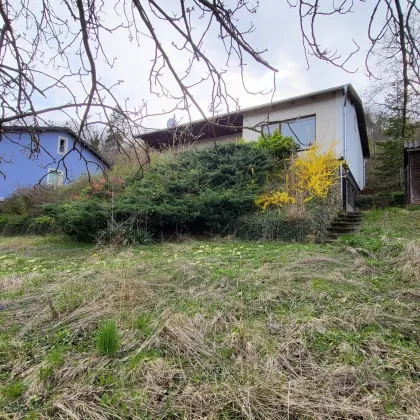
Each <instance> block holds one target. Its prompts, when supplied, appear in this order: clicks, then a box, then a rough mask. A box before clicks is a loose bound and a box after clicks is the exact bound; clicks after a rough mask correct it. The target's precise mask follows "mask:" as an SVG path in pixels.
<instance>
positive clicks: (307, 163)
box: [255, 144, 342, 210]
mask: <svg viewBox="0 0 420 420" xmlns="http://www.w3.org/2000/svg"><path fill="white" fill-rule="evenodd" d="M334 146H335V144H334V145H332V146H331V147H330V148H329V149H328V150H327V151H326V152H325V153H322V152H321V151H320V147H319V146H318V145H317V144H315V145H314V146H312V147H311V148H309V149H308V150H307V151H306V152H305V153H303V154H301V155H299V156H298V157H297V158H295V159H294V160H292V162H291V165H290V170H289V172H288V174H287V175H286V178H285V186H284V189H277V190H274V191H270V192H268V193H265V194H263V195H262V196H260V197H259V198H258V199H257V200H256V201H255V203H256V204H257V205H258V206H260V207H261V208H262V209H263V210H266V209H267V208H269V207H282V206H284V205H287V204H296V203H297V202H307V201H310V200H312V199H314V198H326V197H327V195H328V191H329V190H330V188H331V187H332V186H334V185H335V184H336V183H337V181H338V179H339V173H338V169H339V168H340V165H341V163H342V162H340V161H339V160H338V159H337V157H336V155H335V153H334Z"/></svg>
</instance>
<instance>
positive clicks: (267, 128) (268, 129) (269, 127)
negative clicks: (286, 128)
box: [262, 123, 279, 136]
mask: <svg viewBox="0 0 420 420" xmlns="http://www.w3.org/2000/svg"><path fill="white" fill-rule="evenodd" d="M278 129H279V123H277V124H266V125H263V127H262V133H263V135H264V136H271V135H272V134H274V131H276V130H278Z"/></svg>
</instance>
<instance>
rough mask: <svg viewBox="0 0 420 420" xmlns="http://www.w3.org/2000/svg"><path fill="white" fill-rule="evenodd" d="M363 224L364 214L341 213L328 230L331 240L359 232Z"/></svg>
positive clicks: (357, 212)
mask: <svg viewBox="0 0 420 420" xmlns="http://www.w3.org/2000/svg"><path fill="white" fill-rule="evenodd" d="M361 224H362V213H361V212H360V211H355V212H351V213H340V214H339V215H338V216H337V217H336V218H335V219H334V221H333V222H332V223H331V226H330V228H329V229H328V235H329V238H330V239H332V240H333V239H337V238H338V236H340V235H346V234H349V233H355V232H359V231H360V226H361Z"/></svg>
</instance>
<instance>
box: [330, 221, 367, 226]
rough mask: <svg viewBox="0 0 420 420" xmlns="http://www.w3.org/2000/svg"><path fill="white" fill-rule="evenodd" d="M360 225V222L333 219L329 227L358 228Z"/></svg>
mask: <svg viewBox="0 0 420 420" xmlns="http://www.w3.org/2000/svg"><path fill="white" fill-rule="evenodd" d="M360 226H361V223H355V222H348V221H342V220H338V221H334V222H332V223H331V227H354V228H359V227H360Z"/></svg>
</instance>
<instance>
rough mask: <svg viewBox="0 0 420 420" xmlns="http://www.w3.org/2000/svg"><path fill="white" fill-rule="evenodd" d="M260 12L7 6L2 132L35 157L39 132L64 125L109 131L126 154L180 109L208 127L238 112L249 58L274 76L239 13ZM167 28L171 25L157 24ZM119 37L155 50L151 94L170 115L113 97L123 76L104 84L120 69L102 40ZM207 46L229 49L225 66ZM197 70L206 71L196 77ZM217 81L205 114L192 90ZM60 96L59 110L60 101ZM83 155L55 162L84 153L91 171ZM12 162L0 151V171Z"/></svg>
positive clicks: (208, 5) (179, 6) (71, 0)
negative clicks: (232, 75) (160, 118)
mask: <svg viewBox="0 0 420 420" xmlns="http://www.w3.org/2000/svg"><path fill="white" fill-rule="evenodd" d="M255 12H256V7H254V6H251V3H250V2H248V1H247V0H234V1H233V2H231V4H230V5H227V4H225V2H224V1H223V0H211V1H210V0H173V1H168V0H113V1H108V2H105V1H103V0H62V1H61V2H58V1H54V0H42V1H41V2H38V1H35V0H0V19H1V21H0V23H1V29H0V130H1V131H0V134H3V136H7V133H6V132H5V131H4V130H3V128H4V127H5V126H7V125H24V126H26V128H27V130H28V131H29V132H30V133H31V143H30V144H29V145H26V146H25V147H26V148H27V154H28V156H29V157H30V158H34V157H35V156H36V155H38V154H39V153H48V152H47V150H45V149H44V147H43V145H42V144H41V143H40V141H39V128H40V127H41V126H44V125H50V124H52V122H51V121H52V120H55V121H57V119H59V120H60V119H61V120H63V119H65V120H68V121H70V122H71V125H72V126H77V127H78V130H77V133H76V134H77V136H78V137H79V138H81V137H82V136H83V134H84V133H85V132H86V130H87V129H88V127H90V126H95V127H97V129H98V127H102V128H100V129H101V130H102V132H103V133H105V132H108V133H109V132H111V133H112V132H113V131H118V133H116V132H115V133H114V135H115V137H116V138H122V139H123V141H121V142H120V143H119V144H118V149H119V151H120V152H121V153H126V154H128V148H130V147H132V146H134V145H135V143H136V142H137V140H136V136H135V135H136V134H138V133H139V132H140V131H143V130H145V129H146V128H147V124H146V122H147V120H148V118H149V117H152V116H156V115H165V114H169V115H172V114H173V113H174V110H184V111H186V112H187V113H188V115H190V116H191V112H192V109H193V108H195V109H196V110H198V111H199V113H200V114H201V116H202V117H203V118H204V119H207V118H208V117H207V113H208V112H210V114H211V115H216V114H217V113H218V112H220V111H221V110H224V111H229V108H231V107H235V106H237V101H236V99H235V98H234V97H232V96H231V95H230V94H229V92H228V88H227V83H226V81H225V72H226V68H227V67H228V66H229V64H232V63H233V64H235V65H237V66H239V68H240V70H241V74H242V80H244V79H243V71H244V67H245V66H246V64H247V62H249V61H250V60H252V61H256V62H257V63H259V64H260V65H261V66H263V67H265V68H267V69H270V70H271V71H273V72H276V69H275V68H273V67H272V66H271V65H270V64H269V63H268V62H267V61H266V60H265V59H264V58H263V53H264V51H260V50H258V49H257V48H255V47H254V46H253V45H251V44H250V43H249V41H248V35H249V34H250V33H251V32H252V31H253V30H254V27H253V25H252V24H250V25H249V26H247V27H242V26H243V25H242V22H243V20H241V21H239V18H238V16H239V15H241V16H244V14H248V15H253V14H254V13H255ZM162 21H163V22H164V25H162V24H159V22H162ZM121 31H124V32H125V33H126V35H127V36H128V37H129V38H130V40H131V41H132V42H133V43H134V44H136V45H137V46H140V45H141V43H142V42H149V43H152V45H153V46H154V50H155V54H154V59H153V60H152V61H151V63H150V68H149V78H148V83H149V87H150V92H151V93H152V94H154V95H156V96H158V97H159V98H162V97H164V98H167V99H170V100H171V101H172V102H171V103H172V104H173V106H172V107H170V109H165V110H162V111H158V112H156V111H155V112H153V110H150V109H149V107H148V104H147V103H146V102H143V103H141V104H138V105H137V106H130V105H129V101H128V100H120V99H119V96H118V95H117V94H116V93H115V91H116V88H117V86H118V85H119V84H121V83H122V81H121V80H118V76H115V81H114V82H108V80H109V77H104V72H105V71H107V72H109V69H111V70H112V67H113V65H114V62H115V61H114V58H112V57H110V52H109V50H108V48H107V42H106V41H105V40H104V39H105V38H106V39H109V37H110V36H112V35H113V34H116V33H117V32H121ZM168 34H169V35H168ZM168 36H169V37H171V39H173V40H174V41H173V42H172V45H169V46H168V44H167V43H165V42H163V38H165V37H166V39H167V38H168ZM107 37H108V38H107ZM208 38H210V39H211V40H212V42H213V43H216V42H219V43H221V44H222V45H223V47H224V51H225V57H224V58H225V65H224V66H223V67H220V66H219V65H217V63H215V62H213V61H212V60H211V59H210V58H209V56H208V54H207V53H206V50H205V42H206V40H207V39H208ZM173 50H176V51H178V52H180V53H182V57H183V58H182V59H183V62H184V63H185V65H184V67H183V68H182V69H180V68H179V65H178V64H179V63H174V61H175V60H174V59H173V54H171V51H173ZM139 51H140V52H141V49H139ZM103 63H105V65H104V64H103ZM196 66H201V67H200V68H201V71H199V72H193V68H194V67H196ZM106 67H108V69H106ZM197 74H199V76H198V77H197ZM168 76H169V77H168ZM140 83H141V81H140ZM209 83H210V85H211V87H210V90H209V91H210V92H211V97H210V100H209V108H208V109H207V110H206V109H203V108H202V106H200V104H199V102H198V101H197V100H196V99H195V96H194V92H196V91H197V88H198V87H199V86H200V85H201V84H206V86H207V89H208V84H209ZM174 86H175V87H174ZM78 92H79V93H78ZM57 97H59V98H60V103H59V104H56V101H54V102H53V101H52V99H56V98H57ZM51 103H55V104H54V105H51ZM113 113H114V115H115V113H117V114H120V117H121V118H120V120H121V119H122V120H124V121H125V123H124V124H118V126H116V125H114V124H113V123H112V121H111V120H110V116H111V115H112V114H113ZM58 114H59V115H58ZM121 127H124V129H122V128H121ZM3 131H4V132H3ZM10 139H11V137H10ZM10 139H9V140H10ZM10 141H12V140H10ZM139 146H140V147H141V144H140V145H139ZM82 149H83V147H82V146H81V144H80V142H79V143H75V146H74V147H73V148H71V149H70V150H68V152H67V154H66V155H64V156H63V157H61V158H60V159H59V160H56V159H55V158H54V157H53V156H51V159H52V160H54V162H55V164H57V167H58V166H60V165H62V166H63V165H64V169H66V167H65V160H66V157H67V156H68V154H69V153H72V152H74V151H76V152H78V153H79V154H80V157H81V159H83V160H85V162H86V165H88V163H89V162H87V161H86V158H85V157H84V155H83V153H82ZM6 163H7V158H6V157H2V155H1V153H0V164H6ZM0 170H1V167H0ZM1 174H3V173H2V172H0V175H1ZM3 175H4V174H3ZM66 177H67V172H66Z"/></svg>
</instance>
